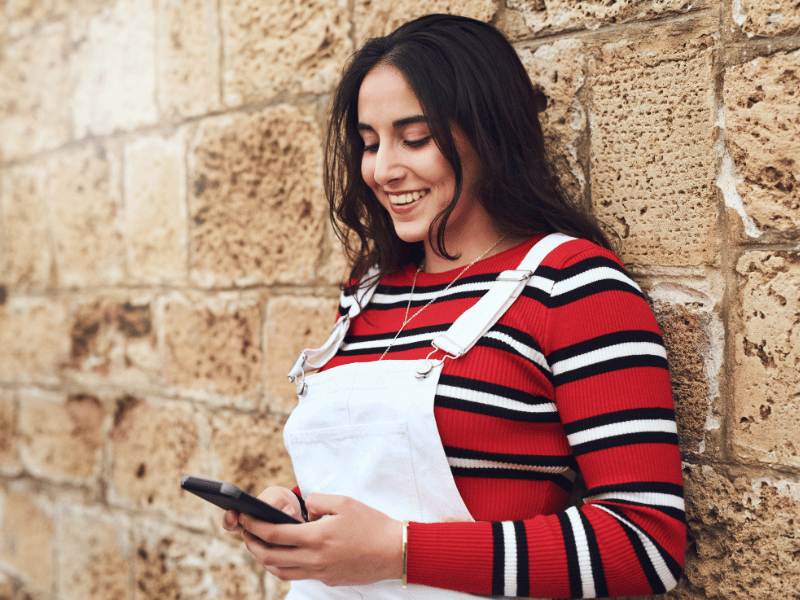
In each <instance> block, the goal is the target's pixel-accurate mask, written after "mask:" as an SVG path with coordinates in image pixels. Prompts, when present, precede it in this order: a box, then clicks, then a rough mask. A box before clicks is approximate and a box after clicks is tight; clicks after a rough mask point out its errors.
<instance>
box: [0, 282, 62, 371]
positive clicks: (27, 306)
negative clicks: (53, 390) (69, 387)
mask: <svg viewBox="0 0 800 600" xmlns="http://www.w3.org/2000/svg"><path fill="white" fill-rule="evenodd" d="M0 348H2V349H3V350H2V352H0V380H2V381H7V382H15V381H16V382H28V381H40V382H45V383H48V382H49V383H54V382H57V381H58V373H59V369H60V366H61V365H62V364H63V363H64V362H65V360H66V358H67V354H68V352H69V325H67V317H66V308H65V306H64V304H63V303H62V301H61V300H59V299H57V298H56V299H53V298H25V297H21V296H15V295H10V296H8V297H4V298H3V299H2V300H0Z"/></svg>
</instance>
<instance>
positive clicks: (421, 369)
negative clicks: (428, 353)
mask: <svg viewBox="0 0 800 600" xmlns="http://www.w3.org/2000/svg"><path fill="white" fill-rule="evenodd" d="M432 370H433V361H430V360H428V359H427V358H426V359H425V360H423V361H420V364H419V365H418V366H417V372H416V374H415V377H416V378H417V379H425V378H426V377H427V376H428V375H430V373H431V371H432Z"/></svg>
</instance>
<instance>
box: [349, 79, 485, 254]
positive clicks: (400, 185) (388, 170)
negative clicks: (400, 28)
mask: <svg viewBox="0 0 800 600" xmlns="http://www.w3.org/2000/svg"><path fill="white" fill-rule="evenodd" d="M358 121H359V125H358V127H359V130H360V133H361V137H362V138H363V140H364V154H363V157H362V159H361V176H362V177H363V178H364V181H365V182H366V183H367V185H369V187H370V188H372V191H373V192H374V193H375V196H376V197H377V198H378V201H379V202H380V203H381V205H382V206H383V207H384V208H385V209H386V210H387V211H388V212H389V215H391V218H392V221H393V222H394V228H395V231H396V232H397V235H398V236H399V237H400V239H402V240H403V241H405V242H419V241H424V242H425V246H426V250H429V248H428V245H429V242H428V228H429V227H430V224H431V222H432V221H433V219H434V218H435V217H436V215H437V214H439V213H440V212H441V211H442V210H443V209H444V208H445V207H446V206H447V205H448V204H449V203H450V201H451V200H452V198H453V193H454V191H455V183H456V178H455V173H454V172H453V169H452V167H451V166H450V163H449V162H447V159H446V158H445V157H444V155H443V154H442V153H441V151H440V150H439V147H438V146H437V145H436V142H434V141H433V138H432V137H431V132H430V128H429V127H428V123H427V122H426V119H425V117H424V116H423V111H422V107H421V106H420V103H419V101H418V100H417V97H416V96H415V95H414V92H413V91H412V90H411V88H410V87H409V85H408V83H407V82H406V80H405V78H404V77H403V76H402V74H401V73H400V71H398V70H397V69H396V68H395V67H392V66H390V65H380V66H377V67H375V68H374V69H373V70H372V71H370V72H369V73H368V74H367V76H366V77H365V78H364V81H363V83H362V84H361V89H360V90H359V94H358ZM453 136H454V138H455V140H456V147H457V149H458V152H459V157H460V158H461V168H462V170H463V173H464V181H463V186H462V191H461V196H460V197H459V200H458V204H457V206H456V209H455V211H454V212H453V213H452V215H451V217H450V219H449V221H448V225H447V230H446V238H445V241H446V244H447V248H448V251H451V250H456V251H462V252H466V251H468V249H469V246H471V244H469V243H466V242H467V241H468V239H469V236H471V235H472V234H473V233H474V231H473V230H474V228H475V227H476V226H479V227H483V223H484V221H486V220H487V219H486V214H485V211H484V209H483V207H482V205H481V204H480V202H479V201H478V196H477V190H478V181H479V177H480V161H479V160H478V158H477V156H476V154H475V150H474V149H473V148H472V145H471V144H470V143H469V142H468V141H467V139H466V137H465V136H464V135H463V134H461V133H460V132H459V131H457V130H454V131H453ZM476 219H477V221H476ZM478 221H480V223H478ZM465 236H466V237H465ZM478 237H479V238H480V237H482V236H480V235H479V236H478Z"/></svg>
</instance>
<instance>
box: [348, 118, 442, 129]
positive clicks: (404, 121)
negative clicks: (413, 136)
mask: <svg viewBox="0 0 800 600" xmlns="http://www.w3.org/2000/svg"><path fill="white" fill-rule="evenodd" d="M427 122H428V117H426V116H425V115H413V116H411V117H403V118H402V119H397V120H396V121H393V122H392V127H394V128H395V129H396V128H398V127H403V126H404V125H410V124H412V123H427ZM357 128H358V130H359V131H374V129H373V128H372V125H367V124H366V123H359V124H358V125H357Z"/></svg>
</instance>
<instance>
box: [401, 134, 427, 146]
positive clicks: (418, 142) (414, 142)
mask: <svg viewBox="0 0 800 600" xmlns="http://www.w3.org/2000/svg"><path fill="white" fill-rule="evenodd" d="M430 141H431V136H427V137H424V138H422V139H419V140H406V141H405V142H403V143H404V144H405V145H406V146H409V147H411V148H422V146H424V145H425V144H427V143H428V142H430Z"/></svg>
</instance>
